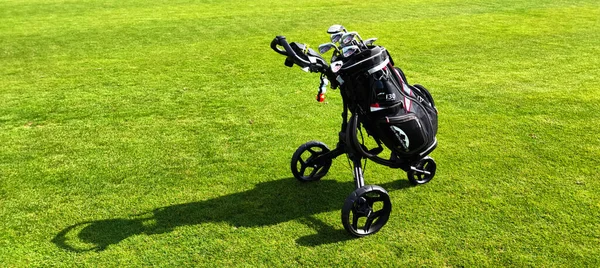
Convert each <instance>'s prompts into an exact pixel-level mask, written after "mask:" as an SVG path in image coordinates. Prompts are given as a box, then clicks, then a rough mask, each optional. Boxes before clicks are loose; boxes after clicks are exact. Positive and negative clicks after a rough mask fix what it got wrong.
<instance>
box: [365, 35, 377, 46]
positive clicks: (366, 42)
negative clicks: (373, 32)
mask: <svg viewBox="0 0 600 268" xmlns="http://www.w3.org/2000/svg"><path fill="white" fill-rule="evenodd" d="M375 41H377V38H375V37H373V38H369V39H367V40H365V46H370V45H372V44H373V43H374V42H375Z"/></svg>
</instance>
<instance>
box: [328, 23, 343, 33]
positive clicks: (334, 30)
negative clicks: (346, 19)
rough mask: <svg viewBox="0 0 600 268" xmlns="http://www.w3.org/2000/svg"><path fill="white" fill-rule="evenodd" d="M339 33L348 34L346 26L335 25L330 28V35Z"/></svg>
mask: <svg viewBox="0 0 600 268" xmlns="http://www.w3.org/2000/svg"><path fill="white" fill-rule="evenodd" d="M339 32H346V28H344V26H342V25H339V24H334V25H331V26H329V29H327V33H328V34H334V33H339Z"/></svg>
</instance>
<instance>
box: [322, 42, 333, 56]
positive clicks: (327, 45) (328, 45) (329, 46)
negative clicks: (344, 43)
mask: <svg viewBox="0 0 600 268" xmlns="http://www.w3.org/2000/svg"><path fill="white" fill-rule="evenodd" d="M332 48H333V49H335V50H338V48H337V46H336V45H335V44H334V43H325V44H321V45H320V46H319V54H325V53H327V51H329V50H331V49H332Z"/></svg>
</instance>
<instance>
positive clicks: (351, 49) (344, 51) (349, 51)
mask: <svg viewBox="0 0 600 268" xmlns="http://www.w3.org/2000/svg"><path fill="white" fill-rule="evenodd" d="M359 50H360V49H359V48H358V46H357V45H352V46H347V47H344V48H342V55H344V58H347V57H350V56H352V54H354V53H356V51H359Z"/></svg>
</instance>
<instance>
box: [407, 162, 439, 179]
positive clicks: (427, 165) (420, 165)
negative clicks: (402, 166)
mask: <svg viewBox="0 0 600 268" xmlns="http://www.w3.org/2000/svg"><path fill="white" fill-rule="evenodd" d="M414 168H415V169H416V170H415V169H412V170H410V171H408V172H407V175H408V180H409V181H410V183H412V184H413V185H421V184H425V183H428V182H429V181H431V180H432V179H433V177H434V176H435V170H436V164H435V160H433V158H431V157H429V156H427V157H425V158H423V159H421V160H419V162H417V163H416V164H415V165H414ZM421 171H424V172H421Z"/></svg>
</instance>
